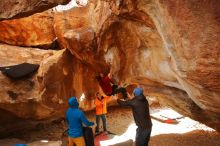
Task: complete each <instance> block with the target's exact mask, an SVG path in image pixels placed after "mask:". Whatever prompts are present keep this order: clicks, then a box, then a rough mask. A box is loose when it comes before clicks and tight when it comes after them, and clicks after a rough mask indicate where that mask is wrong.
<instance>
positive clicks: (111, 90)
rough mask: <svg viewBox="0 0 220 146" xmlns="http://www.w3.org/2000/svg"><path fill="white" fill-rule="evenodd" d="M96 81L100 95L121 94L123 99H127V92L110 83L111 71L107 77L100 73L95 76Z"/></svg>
mask: <svg viewBox="0 0 220 146" xmlns="http://www.w3.org/2000/svg"><path fill="white" fill-rule="evenodd" d="M96 80H97V81H98V83H99V91H100V94H102V95H104V96H114V95H115V94H118V93H121V94H122V95H123V98H124V99H127V96H128V95H127V91H126V89H125V88H124V87H118V85H115V84H114V82H113V81H112V70H110V72H109V73H108V74H107V75H104V74H103V73H100V74H99V75H98V76H96Z"/></svg>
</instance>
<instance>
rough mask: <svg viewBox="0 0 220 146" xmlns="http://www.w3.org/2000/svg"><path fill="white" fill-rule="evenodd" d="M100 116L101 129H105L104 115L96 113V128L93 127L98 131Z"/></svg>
mask: <svg viewBox="0 0 220 146" xmlns="http://www.w3.org/2000/svg"><path fill="white" fill-rule="evenodd" d="M100 118H101V119H102V125H103V130H104V131H107V128H106V115H105V114H102V115H96V128H95V132H99V122H100Z"/></svg>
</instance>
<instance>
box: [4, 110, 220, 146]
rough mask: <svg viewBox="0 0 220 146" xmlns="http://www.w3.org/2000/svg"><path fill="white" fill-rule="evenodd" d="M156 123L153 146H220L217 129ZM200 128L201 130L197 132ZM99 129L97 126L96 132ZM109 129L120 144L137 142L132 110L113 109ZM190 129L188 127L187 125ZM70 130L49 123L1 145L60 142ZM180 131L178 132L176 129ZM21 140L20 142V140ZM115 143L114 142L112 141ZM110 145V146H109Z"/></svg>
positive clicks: (62, 124)
mask: <svg viewBox="0 0 220 146" xmlns="http://www.w3.org/2000/svg"><path fill="white" fill-rule="evenodd" d="M86 116H87V117H88V119H90V120H92V121H94V122H95V113H94V111H91V112H89V113H87V114H86ZM152 121H153V130H152V135H151V139H150V144H149V145H150V146H220V133H218V132H216V131H214V130H206V129H203V126H200V124H194V125H188V128H192V127H195V129H194V130H192V131H188V132H185V133H178V131H179V129H178V128H179V127H180V126H185V125H184V121H183V122H182V121H181V122H182V124H181V123H180V124H179V125H178V124H177V125H168V124H164V123H162V124H161V123H159V122H158V121H155V120H152ZM198 127H200V128H199V129H196V128H198ZM94 128H95V126H93V129H94ZM107 128H108V130H109V131H111V132H113V133H115V134H117V136H115V137H113V139H115V140H116V141H120V140H118V139H120V138H124V140H128V139H133V140H134V137H135V124H134V120H133V116H132V112H131V110H130V109H128V108H120V107H111V108H109V109H108V114H107ZM166 128H167V129H172V130H173V131H176V132H175V133H164V131H165V132H166ZM186 128H187V126H186ZM66 129H67V125H66V122H65V120H64V119H59V120H55V121H53V122H52V123H49V124H39V125H37V126H36V128H35V129H32V131H22V132H20V133H16V135H12V136H11V137H10V138H9V139H7V140H6V139H2V140H1V139H0V146H9V143H10V142H11V143H12V141H13V143H16V139H13V138H17V139H19V142H20V143H21V142H23V143H31V142H34V141H39V140H45V139H46V140H48V141H58V140H60V138H61V135H62V133H63V131H65V130H66ZM175 129H176V130H175ZM17 141H18V140H17ZM112 141H113V140H112ZM106 145H107V144H106Z"/></svg>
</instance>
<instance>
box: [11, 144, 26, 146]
mask: <svg viewBox="0 0 220 146" xmlns="http://www.w3.org/2000/svg"><path fill="white" fill-rule="evenodd" d="M13 146H27V145H26V144H14V145H13Z"/></svg>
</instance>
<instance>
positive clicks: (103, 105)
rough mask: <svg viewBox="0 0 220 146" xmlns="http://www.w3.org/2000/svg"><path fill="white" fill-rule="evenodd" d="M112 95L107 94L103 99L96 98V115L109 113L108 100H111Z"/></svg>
mask: <svg viewBox="0 0 220 146" xmlns="http://www.w3.org/2000/svg"><path fill="white" fill-rule="evenodd" d="M109 99H110V96H105V97H104V98H103V99H98V97H96V99H95V106H96V115H102V114H106V113H107V102H108V101H109Z"/></svg>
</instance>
